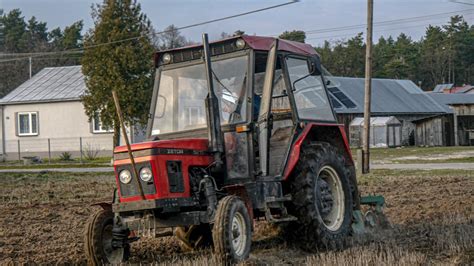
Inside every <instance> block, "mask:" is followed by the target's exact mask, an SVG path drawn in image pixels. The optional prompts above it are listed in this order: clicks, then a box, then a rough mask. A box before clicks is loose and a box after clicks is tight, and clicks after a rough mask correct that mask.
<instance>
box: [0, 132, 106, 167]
mask: <svg viewBox="0 0 474 266" xmlns="http://www.w3.org/2000/svg"><path fill="white" fill-rule="evenodd" d="M112 150H113V138H112V137H111V136H110V135H109V134H103V135H97V136H94V137H75V138H36V137H22V138H18V139H16V140H7V141H5V147H4V151H5V154H4V158H5V159H6V160H19V161H21V160H23V159H24V158H29V157H38V158H40V159H41V160H42V161H43V162H45V161H47V162H51V160H54V159H58V158H61V157H64V156H67V155H70V156H71V158H72V159H74V160H80V161H81V162H83V161H87V160H93V159H96V158H98V157H111V156H112Z"/></svg>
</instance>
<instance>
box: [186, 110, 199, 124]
mask: <svg viewBox="0 0 474 266" xmlns="http://www.w3.org/2000/svg"><path fill="white" fill-rule="evenodd" d="M201 118H202V117H201V108H199V107H186V122H185V123H186V125H185V126H192V125H196V124H200V123H201V120H202V119H201Z"/></svg>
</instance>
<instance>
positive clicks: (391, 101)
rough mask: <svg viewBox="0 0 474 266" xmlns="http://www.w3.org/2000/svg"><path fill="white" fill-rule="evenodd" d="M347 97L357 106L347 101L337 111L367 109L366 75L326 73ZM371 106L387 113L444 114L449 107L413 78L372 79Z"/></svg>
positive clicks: (375, 111)
mask: <svg viewBox="0 0 474 266" xmlns="http://www.w3.org/2000/svg"><path fill="white" fill-rule="evenodd" d="M327 78H328V79H329V80H330V81H331V84H330V85H329V87H331V86H332V87H337V88H338V89H339V90H340V91H342V92H343V93H344V94H345V95H346V96H347V98H349V99H350V100H351V101H352V102H353V103H355V107H354V108H347V106H345V105H344V104H343V105H342V106H341V107H340V108H335V111H336V113H340V114H344V113H346V114H347V113H354V114H362V113H363V112H364V84H365V81H364V79H363V78H347V77H334V76H330V77H327ZM371 110H372V113H373V114H374V115H382V114H384V115H386V114H443V113H447V112H448V111H449V109H447V108H445V107H444V106H442V105H440V104H439V103H438V102H436V101H435V100H434V99H432V98H431V97H429V96H428V95H427V93H425V92H424V91H423V90H421V89H420V88H419V87H418V86H416V85H415V83H413V82H412V81H410V80H397V79H372V103H371Z"/></svg>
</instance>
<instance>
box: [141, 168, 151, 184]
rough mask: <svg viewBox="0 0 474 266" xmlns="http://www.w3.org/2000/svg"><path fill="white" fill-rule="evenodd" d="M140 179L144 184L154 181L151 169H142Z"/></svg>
mask: <svg viewBox="0 0 474 266" xmlns="http://www.w3.org/2000/svg"><path fill="white" fill-rule="evenodd" d="M140 179H141V180H143V181H144V182H150V181H152V179H153V173H152V171H151V169H150V168H149V167H143V168H142V169H140Z"/></svg>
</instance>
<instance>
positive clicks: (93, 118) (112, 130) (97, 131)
mask: <svg viewBox="0 0 474 266" xmlns="http://www.w3.org/2000/svg"><path fill="white" fill-rule="evenodd" d="M96 117H97V118H98V120H99V121H97V122H98V124H99V129H96V128H95V122H96ZM112 132H114V129H113V128H111V129H104V128H102V121H100V116H99V114H98V113H96V114H95V115H94V116H93V117H92V133H112Z"/></svg>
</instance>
